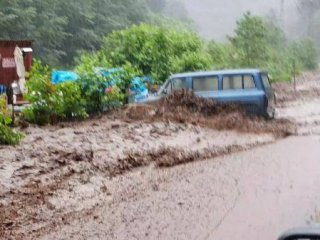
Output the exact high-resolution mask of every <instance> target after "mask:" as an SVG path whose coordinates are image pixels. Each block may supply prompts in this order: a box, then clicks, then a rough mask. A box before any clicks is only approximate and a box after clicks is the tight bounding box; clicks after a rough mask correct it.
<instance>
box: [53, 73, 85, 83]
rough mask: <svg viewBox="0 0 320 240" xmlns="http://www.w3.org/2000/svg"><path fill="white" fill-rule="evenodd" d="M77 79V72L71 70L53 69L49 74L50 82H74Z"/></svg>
mask: <svg viewBox="0 0 320 240" xmlns="http://www.w3.org/2000/svg"><path fill="white" fill-rule="evenodd" d="M78 79H79V76H78V74H76V73H75V72H71V71H53V72H52V75H51V82H52V84H59V83H64V82H74V81H76V80H78Z"/></svg>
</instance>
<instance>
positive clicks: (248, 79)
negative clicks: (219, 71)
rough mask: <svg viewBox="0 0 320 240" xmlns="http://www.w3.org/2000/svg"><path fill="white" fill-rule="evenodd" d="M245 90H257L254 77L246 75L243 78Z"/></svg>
mask: <svg viewBox="0 0 320 240" xmlns="http://www.w3.org/2000/svg"><path fill="white" fill-rule="evenodd" d="M243 88H244V89H253V88H256V85H255V83H254V79H253V76H252V75H244V76H243Z"/></svg>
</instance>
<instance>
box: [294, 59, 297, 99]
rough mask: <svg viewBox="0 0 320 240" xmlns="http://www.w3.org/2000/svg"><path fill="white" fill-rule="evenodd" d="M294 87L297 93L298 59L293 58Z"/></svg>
mask: <svg viewBox="0 0 320 240" xmlns="http://www.w3.org/2000/svg"><path fill="white" fill-rule="evenodd" d="M293 88H294V93H295V94H296V93H297V79H296V61H295V60H293Z"/></svg>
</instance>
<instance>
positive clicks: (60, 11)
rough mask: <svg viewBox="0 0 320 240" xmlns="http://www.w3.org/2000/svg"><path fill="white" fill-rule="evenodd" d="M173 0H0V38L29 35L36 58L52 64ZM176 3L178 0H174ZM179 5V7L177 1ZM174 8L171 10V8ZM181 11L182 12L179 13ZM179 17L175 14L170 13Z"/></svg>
mask: <svg viewBox="0 0 320 240" xmlns="http://www.w3.org/2000/svg"><path fill="white" fill-rule="evenodd" d="M174 2H175V1H174V0H170V1H169V2H168V1H167V0H159V1H158V0H134V1H132V0H90V1H87V0H77V1H74V0H55V1H52V0H5V1H0V29H1V31H0V39H21V38H22V39H33V40H35V42H34V47H35V54H36V57H37V58H40V59H42V60H43V61H44V62H45V63H47V64H50V65H53V66H65V65H70V64H72V63H73V59H74V57H75V56H76V55H77V53H78V52H79V51H81V50H96V49H98V48H99V47H100V43H101V40H102V37H103V36H105V35H106V34H108V33H110V32H111V31H113V30H115V29H122V28H125V27H128V26H131V25H132V24H138V23H141V22H154V18H157V17H156V16H158V15H160V14H161V15H163V14H166V13H167V14H169V12H168V11H169V9H172V8H171V5H172V4H173V3H174ZM177 4H178V3H177ZM178 7H180V8H179V9H183V8H182V6H181V5H179V6H178ZM173 11H174V10H173ZM180 14H181V15H182V13H180ZM174 15H176V16H177V17H179V15H178V14H174Z"/></svg>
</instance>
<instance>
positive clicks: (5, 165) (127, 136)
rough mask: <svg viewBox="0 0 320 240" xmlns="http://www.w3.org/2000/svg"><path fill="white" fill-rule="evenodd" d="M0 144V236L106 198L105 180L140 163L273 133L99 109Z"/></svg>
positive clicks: (161, 162) (187, 157) (156, 163)
mask: <svg viewBox="0 0 320 240" xmlns="http://www.w3.org/2000/svg"><path fill="white" fill-rule="evenodd" d="M25 134H26V136H27V137H26V139H25V140H24V141H23V143H22V144H21V145H20V146H17V147H15V148H14V147H2V148H0V156H1V158H0V212H1V219H0V220H1V225H0V226H1V228H0V229H1V230H0V231H1V232H0V233H1V234H0V236H1V237H0V239H34V238H38V237H39V236H41V235H42V234H45V233H47V232H50V231H52V230H53V229H54V228H56V227H58V226H61V225H64V224H66V223H68V222H70V221H71V220H72V219H73V218H78V217H79V218H81V217H82V216H85V215H88V214H89V215H90V212H91V211H92V209H96V208H97V206H99V205H100V204H103V203H105V202H109V201H110V198H111V199H112V196H110V190H109V189H110V187H112V186H110V184H109V181H110V179H112V178H113V177H115V176H119V175H123V174H124V173H127V172H129V171H134V169H139V168H140V167H143V166H150V167H152V168H158V167H164V166H165V167H169V166H173V165H176V164H182V163H186V162H190V161H197V160H203V159H204V158H207V157H214V156H218V155H219V154H226V153H229V152H232V151H239V150H242V149H247V148H251V147H254V146H258V145H262V144H267V143H271V142H273V141H275V139H276V138H275V136H274V135H273V134H259V135H256V134H254V133H246V134H244V133H241V134H240V133H237V132H234V131H217V130H213V129H209V128H204V127H201V126H199V125H193V124H189V123H184V124H182V123H175V122H170V121H164V122H161V121H157V122H153V123H145V122H143V121H142V122H141V121H133V122H131V123H128V122H125V121H123V120H114V119H113V117H112V116H103V117H101V118H99V119H94V120H90V121H86V122H82V123H63V124H60V125H59V126H55V127H44V128H40V127H34V126H30V127H29V128H27V129H26V130H25Z"/></svg>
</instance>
